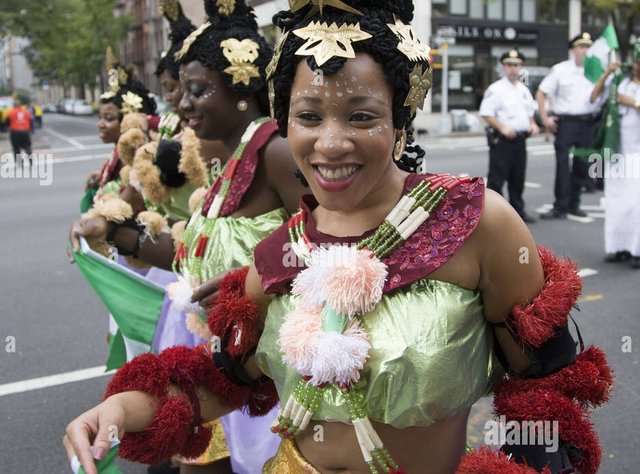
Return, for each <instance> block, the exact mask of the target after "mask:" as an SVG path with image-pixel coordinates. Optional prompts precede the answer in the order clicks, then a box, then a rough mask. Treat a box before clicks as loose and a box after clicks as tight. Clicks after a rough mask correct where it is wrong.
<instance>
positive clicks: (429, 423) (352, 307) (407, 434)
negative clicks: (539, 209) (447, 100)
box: [67, 0, 611, 474]
mask: <svg viewBox="0 0 640 474" xmlns="http://www.w3.org/2000/svg"><path fill="white" fill-rule="evenodd" d="M290 4H291V5H292V11H285V12H282V13H280V14H279V15H277V17H276V20H277V24H278V26H279V27H281V28H282V29H283V36H282V39H281V41H280V43H279V44H278V46H277V47H276V52H275V54H274V59H273V61H272V63H271V65H270V67H269V68H268V76H267V77H268V79H269V80H270V81H271V84H270V89H271V98H272V99H273V110H274V113H275V116H276V119H277V121H278V125H279V127H280V132H281V134H283V135H287V136H288V139H289V143H290V147H291V151H292V153H293V158H294V160H295V162H296V165H297V166H298V167H299V169H300V171H301V172H302V174H303V175H304V177H305V179H306V180H307V182H308V183H309V186H310V188H311V190H312V191H313V196H306V197H305V198H303V200H302V202H301V208H300V211H299V212H298V213H296V214H295V215H294V216H293V217H292V218H291V219H290V220H289V222H288V223H287V225H285V226H283V227H281V228H280V229H279V230H277V231H276V232H275V233H274V234H273V235H272V236H270V237H269V238H267V239H265V240H264V241H263V242H261V243H260V244H259V245H258V246H257V248H256V251H255V255H254V265H253V266H252V267H250V268H248V269H245V270H244V271H242V272H237V273H233V274H230V275H228V276H227V277H225V279H224V280H223V282H222V284H221V285H220V290H219V294H218V300H217V304H216V306H215V307H214V308H213V309H212V311H211V313H210V314H209V317H208V321H207V322H208V326H209V329H210V331H211V332H212V334H214V335H217V336H219V337H220V341H221V346H220V347H219V346H218V345H216V344H213V345H203V346H200V347H198V348H196V349H195V350H191V351H187V350H182V349H180V350H178V349H172V350H169V351H165V352H164V353H161V354H159V355H158V356H149V357H144V358H140V359H139V360H135V361H133V362H131V363H130V364H128V366H127V367H125V368H123V369H122V370H121V371H120V372H119V373H118V374H116V376H115V377H114V379H113V380H112V382H111V383H110V386H109V388H108V391H107V395H108V396H109V398H107V399H106V400H105V402H103V403H102V404H101V405H99V406H97V407H95V408H94V409H92V410H90V411H88V412H86V413H85V414H83V415H81V416H80V417H79V418H78V419H76V420H75V421H74V422H72V423H71V424H70V425H69V427H68V429H67V432H68V434H69V436H70V438H71V440H72V442H73V444H74V447H75V450H76V452H77V453H78V455H79V457H80V460H81V461H82V462H83V464H84V465H85V466H86V467H89V468H90V469H91V467H92V461H91V459H90V454H89V450H88V447H89V440H88V436H89V435H90V434H92V433H96V441H95V442H94V447H95V446H98V447H99V448H102V447H103V446H105V443H106V439H107V428H106V426H108V424H115V425H117V426H118V427H119V428H120V429H121V431H122V432H127V433H128V434H127V435H125V436H124V438H123V444H122V446H123V451H126V452H127V453H128V454H129V455H130V456H132V457H138V456H140V455H141V454H142V453H144V452H148V451H158V452H165V447H167V445H168V440H169V439H173V440H174V442H173V446H171V449H169V448H168V447H167V451H173V450H175V451H178V452H180V451H181V450H184V449H185V448H186V447H187V446H193V444H192V443H194V442H202V441H200V440H199V436H200V432H201V431H197V433H196V434H194V430H193V426H198V425H200V423H201V417H202V418H204V419H211V418H212V417H216V416H219V415H220V414H222V413H225V412H227V411H228V410H229V409H230V408H234V407H237V406H242V405H248V406H249V407H251V406H252V405H253V404H254V403H255V401H256V398H255V396H256V395H255V394H256V393H259V394H260V399H261V401H262V402H263V403H267V402H270V403H275V402H276V400H277V398H279V399H280V401H281V408H280V413H279V415H278V417H277V418H276V420H275V421H274V424H273V425H272V431H273V432H275V433H277V434H279V435H280V436H282V437H283V438H284V441H283V443H282V445H281V448H280V450H279V451H278V454H277V455H276V456H275V457H274V458H273V459H272V460H271V461H270V462H269V463H267V464H266V465H265V467H264V471H263V472H265V473H272V474H276V473H277V474H279V473H283V472H295V473H323V474H324V473H338V472H348V473H351V474H366V473H381V472H382V473H401V472H406V473H418V472H419V473H437V474H440V473H443V474H444V473H451V472H454V471H457V472H461V473H472V472H473V473H481V472H514V473H516V472H518V473H519V472H522V473H533V472H538V470H542V469H543V468H544V467H545V466H546V465H547V464H548V465H549V467H550V469H551V471H552V472H560V471H561V470H562V469H566V468H569V467H570V466H569V465H570V464H571V463H573V464H574V465H575V466H576V468H577V469H578V470H580V471H581V472H584V473H595V472H596V470H597V467H598V464H599V460H600V449H599V446H598V443H597V438H596V437H595V434H594V433H593V430H592V428H591V426H590V424H589V423H588V421H586V420H585V416H586V414H587V413H588V412H587V408H586V407H588V406H594V405H598V404H600V403H603V402H604V401H605V400H606V399H607V397H608V393H609V389H610V386H611V374H610V372H609V369H608V367H607V365H606V362H605V360H604V355H603V353H602V352H601V351H599V350H598V349H595V348H589V349H588V350H586V351H584V352H581V354H579V355H577V356H576V354H575V345H574V342H573V339H572V337H571V335H570V334H569V332H568V326H567V319H568V316H569V312H570V310H571V308H572V306H573V305H574V304H575V301H576V298H577V296H578V295H579V293H580V290H581V282H580V279H579V277H578V276H577V274H576V269H575V266H574V265H573V264H571V263H570V262H567V261H564V260H560V259H557V258H556V257H555V256H554V255H553V254H552V253H551V252H550V251H548V250H545V249H542V248H540V249H537V248H536V246H535V242H534V241H533V238H532V237H531V235H530V233H529V231H528V230H527V227H526V225H525V224H524V223H523V222H522V220H521V219H520V218H519V217H518V215H517V214H516V213H515V211H514V210H513V209H512V208H511V207H510V206H509V204H508V203H506V202H505V201H504V200H503V199H502V198H501V197H500V196H498V195H497V194H495V193H493V192H491V191H485V189H484V186H483V182H482V180H481V179H480V178H456V177H454V176H450V175H446V174H429V173H427V174H417V173H415V172H414V171H416V168H417V167H418V166H419V164H420V161H419V160H420V158H421V156H420V155H421V152H420V150H419V149H418V148H417V147H414V146H413V145H412V144H411V137H410V134H409V133H408V128H409V124H410V121H411V120H412V118H413V117H414V115H415V112H416V109H418V108H420V107H421V106H422V104H423V101H424V98H425V95H426V93H427V91H428V89H429V87H430V85H431V79H430V73H431V71H430V67H429V63H428V60H427V57H428V56H427V55H428V48H427V47H426V46H425V45H424V44H423V43H421V42H420V41H419V40H418V39H417V38H416V36H415V33H414V31H413V29H412V28H411V27H410V22H411V20H412V17H413V5H412V4H411V2H409V1H401V0H394V1H381V0H380V1H377V0H370V1H355V0H354V1H349V2H342V1H337V0H334V1H323V2H318V1H306V2H304V1H303V2H293V1H291V2H290ZM523 255H524V256H525V257H526V258H524V260H523ZM495 341H497V342H495ZM494 342H495V344H494ZM497 355H500V356H501V359H502V360H503V361H504V362H505V364H506V365H508V369H509V376H508V377H507V378H505V379H504V380H501V381H500V378H501V376H502V372H501V370H500V368H499V366H498V365H499V364H498V362H497V357H496V356H497ZM502 356H504V357H502ZM152 373H153V374H155V378H154V380H153V381H152V380H151V374H152ZM158 377H160V378H161V379H162V381H163V382H162V384H159V383H158ZM270 380H272V381H273V382H274V383H275V388H276V390H277V397H276V396H275V395H273V396H272V397H271V398H268V397H267V396H268V393H269V392H268V387H269V384H270V383H271V382H270ZM494 388H495V389H496V399H495V403H496V409H497V412H498V414H499V415H505V416H506V417H507V418H508V419H509V420H518V421H524V420H527V421H529V420H533V421H535V420H550V419H553V420H558V421H559V426H560V428H559V435H560V439H561V448H560V450H559V451H558V452H556V453H546V452H545V451H544V447H543V446H524V445H510V446H506V447H504V448H503V450H504V451H505V452H508V453H511V454H513V458H512V459H508V458H507V456H505V454H504V453H500V454H498V453H495V452H492V451H490V450H488V449H483V450H480V451H478V452H476V453H473V454H471V455H468V456H466V457H464V452H465V437H466V436H465V435H466V423H467V417H468V414H469V409H470V407H471V405H472V404H473V403H474V402H475V401H476V400H477V399H478V398H480V397H481V396H482V395H483V394H485V393H487V392H489V391H491V390H492V389H494ZM541 400H544V402H542V401H541ZM152 402H155V403H153V408H151V407H150V406H149V404H150V403H152ZM169 413H170V414H171V415H172V416H179V417H180V419H182V420H184V423H185V425H184V426H183V427H176V426H175V425H171V424H169V423H167V422H166V421H165V417H166V416H167V414H169ZM178 413H180V415H178ZM98 420H99V421H98ZM187 423H189V425H187ZM96 426H98V428H97V429H96V428H90V427H96ZM178 437H181V439H183V440H184V441H178ZM319 437H320V438H321V440H322V442H319V441H320V438H319ZM516 461H518V462H523V461H526V462H527V463H528V464H529V466H531V467H525V466H520V465H518V464H516ZM92 472H93V471H89V473H90V474H92ZM545 472H549V471H545Z"/></svg>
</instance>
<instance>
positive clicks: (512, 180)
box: [480, 49, 539, 223]
mask: <svg viewBox="0 0 640 474" xmlns="http://www.w3.org/2000/svg"><path fill="white" fill-rule="evenodd" d="M500 62H501V63H502V70H503V72H504V77H503V78H502V79H499V80H498V81H496V82H494V83H493V84H491V85H490V86H489V87H488V88H487V90H486V91H485V93H484V97H483V99H482V103H481V104H480V115H481V116H482V118H483V119H484V120H485V121H486V122H487V123H488V124H489V126H490V128H489V129H488V138H489V175H488V178H487V187H488V188H489V189H493V190H494V191H496V192H497V193H500V194H502V187H503V186H504V182H505V181H507V182H508V185H507V187H508V189H509V203H510V204H511V206H513V208H514V209H515V210H516V212H517V213H518V214H519V215H520V217H521V218H522V220H523V221H525V222H527V223H531V222H535V219H534V218H533V217H532V216H530V215H529V214H527V213H526V212H525V210H524V200H523V199H522V193H523V191H524V181H525V173H526V168H527V146H526V139H527V137H528V136H529V135H532V134H537V133H538V132H539V129H538V126H537V125H536V122H535V120H534V118H533V115H534V113H535V111H536V109H537V107H536V102H535V101H534V100H533V96H532V95H531V92H529V89H528V88H527V87H526V86H525V85H524V84H523V83H522V82H520V80H519V79H520V73H521V71H522V65H523V63H524V56H523V55H522V53H520V52H519V51H518V50H515V49H512V50H510V51H508V52H506V53H504V54H503V55H502V56H501V57H500Z"/></svg>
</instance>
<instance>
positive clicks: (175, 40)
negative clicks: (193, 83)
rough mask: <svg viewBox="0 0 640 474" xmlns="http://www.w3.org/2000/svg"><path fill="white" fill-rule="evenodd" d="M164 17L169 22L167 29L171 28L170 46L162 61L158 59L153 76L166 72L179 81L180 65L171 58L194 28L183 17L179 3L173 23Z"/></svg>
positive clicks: (167, 17)
mask: <svg viewBox="0 0 640 474" xmlns="http://www.w3.org/2000/svg"><path fill="white" fill-rule="evenodd" d="M164 17H165V18H166V19H167V21H168V22H169V27H170V28H171V32H170V33H169V40H170V42H171V45H170V46H169V49H168V50H167V51H166V52H165V54H164V56H162V59H160V62H159V63H158V67H157V68H156V72H155V74H156V76H160V75H161V74H162V73H163V72H165V71H167V72H168V73H169V74H170V75H171V77H172V78H173V79H175V80H176V81H177V80H178V79H180V65H179V64H178V63H177V62H176V60H175V59H174V58H173V55H174V54H175V53H176V52H177V51H179V50H180V48H182V42H183V41H184V40H185V38H186V37H187V36H189V35H190V34H191V32H192V31H193V30H195V29H196V28H195V26H193V23H191V21H189V19H188V18H187V17H186V16H185V14H184V12H183V11H182V6H181V5H180V2H178V18H177V19H176V20H175V21H173V20H172V19H171V18H169V16H167V15H166V14H165V15H164Z"/></svg>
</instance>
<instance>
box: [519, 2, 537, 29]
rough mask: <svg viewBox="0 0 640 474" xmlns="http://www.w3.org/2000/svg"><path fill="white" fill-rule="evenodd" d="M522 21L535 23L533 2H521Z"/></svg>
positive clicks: (534, 3)
mask: <svg viewBox="0 0 640 474" xmlns="http://www.w3.org/2000/svg"><path fill="white" fill-rule="evenodd" d="M522 21H525V22H528V23H534V22H535V21H536V2H535V0H522Z"/></svg>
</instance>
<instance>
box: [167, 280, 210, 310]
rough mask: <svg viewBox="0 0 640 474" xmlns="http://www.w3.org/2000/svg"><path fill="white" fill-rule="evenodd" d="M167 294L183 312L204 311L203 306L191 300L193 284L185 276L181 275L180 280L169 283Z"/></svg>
mask: <svg viewBox="0 0 640 474" xmlns="http://www.w3.org/2000/svg"><path fill="white" fill-rule="evenodd" d="M167 294H168V295H169V298H171V302H172V303H173V306H174V307H175V308H176V309H178V310H179V311H182V312H183V313H199V312H201V311H202V306H200V305H199V304H198V303H192V302H191V297H192V296H193V286H192V285H191V284H189V282H188V281H187V280H186V279H185V278H184V277H183V276H179V277H178V281H175V282H173V283H169V284H168V285H167Z"/></svg>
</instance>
